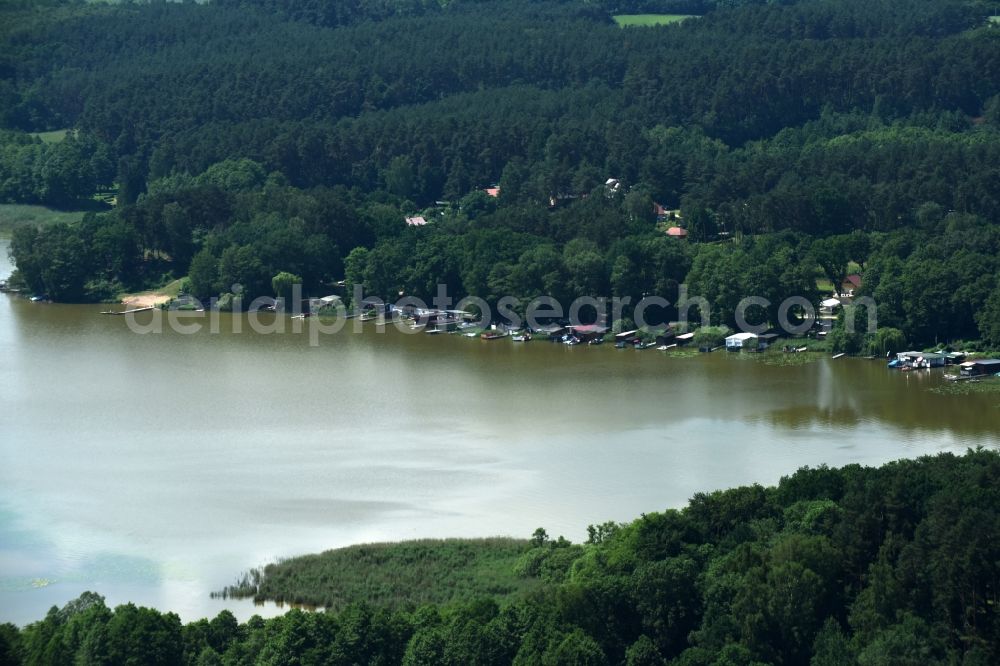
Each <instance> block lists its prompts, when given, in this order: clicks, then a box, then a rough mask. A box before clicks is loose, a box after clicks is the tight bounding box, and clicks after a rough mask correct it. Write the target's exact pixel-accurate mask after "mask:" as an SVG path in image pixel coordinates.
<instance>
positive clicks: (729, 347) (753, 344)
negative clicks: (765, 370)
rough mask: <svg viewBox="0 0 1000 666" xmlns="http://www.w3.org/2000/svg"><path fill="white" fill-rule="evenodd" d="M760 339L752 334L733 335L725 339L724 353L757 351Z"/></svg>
mask: <svg viewBox="0 0 1000 666" xmlns="http://www.w3.org/2000/svg"><path fill="white" fill-rule="evenodd" d="M759 344H760V339H759V338H758V337H757V336H756V335H755V334H753V333H734V334H733V335H730V336H729V337H728V338H726V351H743V350H744V349H746V350H748V351H757V348H758V346H759Z"/></svg>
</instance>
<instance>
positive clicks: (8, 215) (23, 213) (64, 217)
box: [0, 204, 85, 231]
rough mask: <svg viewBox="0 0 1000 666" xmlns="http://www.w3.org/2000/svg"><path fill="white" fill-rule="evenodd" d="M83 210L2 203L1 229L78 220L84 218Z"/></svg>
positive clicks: (0, 211)
mask: <svg viewBox="0 0 1000 666" xmlns="http://www.w3.org/2000/svg"><path fill="white" fill-rule="evenodd" d="M84 213H85V211H82V210H53V209H52V208H46V207H45V206H29V205H26V204H0V230H2V231H13V230H14V229H16V228H17V227H23V226H26V225H29V224H30V225H45V224H55V223H57V222H77V221H79V220H80V219H82V218H83V216H84Z"/></svg>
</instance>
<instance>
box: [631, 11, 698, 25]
mask: <svg viewBox="0 0 1000 666" xmlns="http://www.w3.org/2000/svg"><path fill="white" fill-rule="evenodd" d="M689 18H694V15H692V14H617V15H615V16H614V19H615V23H617V24H618V25H619V26H621V27H623V28H624V27H626V26H636V25H639V26H643V25H644V26H651V25H669V24H671V23H680V22H681V21H683V20H685V19H689Z"/></svg>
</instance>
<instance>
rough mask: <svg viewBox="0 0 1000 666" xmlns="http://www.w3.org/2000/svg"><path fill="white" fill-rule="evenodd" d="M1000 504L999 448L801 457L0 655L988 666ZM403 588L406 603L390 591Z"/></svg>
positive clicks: (80, 626) (80, 627) (383, 553)
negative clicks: (198, 610) (197, 612)
mask: <svg viewBox="0 0 1000 666" xmlns="http://www.w3.org/2000/svg"><path fill="white" fill-rule="evenodd" d="M998 506H1000V454H997V453H996V452H993V451H985V450H977V451H969V452H967V453H966V454H965V455H962V456H956V455H952V454H940V455H938V456H934V457H925V458H921V459H919V460H910V461H898V462H893V463H889V464H886V465H884V466H882V467H878V468H870V467H862V466H859V465H849V466H847V467H844V468H841V469H830V468H827V467H817V468H803V469H800V470H799V471H798V472H796V473H795V474H792V475H790V476H788V477H785V478H782V479H781V482H780V483H778V484H777V486H773V487H762V486H759V485H754V486H745V487H741V488H733V489H730V490H724V491H714V492H706V493H698V494H696V495H695V496H694V497H692V498H691V501H690V502H689V503H688V505H687V506H686V507H683V508H681V509H668V510H665V511H656V512H651V513H647V514H644V515H643V516H641V517H640V518H638V519H636V520H634V521H632V522H629V523H623V524H619V523H615V522H605V523H602V524H597V525H592V526H590V528H589V529H588V535H589V537H588V540H587V542H586V543H583V544H572V543H570V542H569V541H567V540H566V539H563V538H562V537H557V538H551V537H550V536H549V535H548V534H547V533H546V531H545V530H544V529H542V528H539V529H538V530H536V531H535V533H534V534H533V535H532V536H531V539H530V540H527V541H515V540H495V541H493V542H481V541H479V542H466V543H463V542H460V541H453V540H449V541H441V542H415V543H405V542H404V543H402V544H396V545H383V546H357V547H353V548H350V549H347V550H345V551H334V552H332V553H327V554H324V555H320V556H309V557H304V558H296V559H292V560H290V561H288V562H286V563H282V564H277V565H271V566H269V567H268V570H267V572H266V573H265V586H264V587H263V588H262V589H264V590H267V592H265V594H267V595H269V596H270V597H271V598H274V597H275V596H278V595H281V596H283V597H284V598H286V599H292V598H301V599H302V600H304V601H309V602H312V603H319V604H324V603H327V604H329V605H330V606H331V608H332V609H335V610H330V611H327V612H304V611H301V610H297V609H295V610H290V611H288V612H287V613H286V614H285V615H283V616H279V617H276V618H273V619H269V620H263V619H261V618H260V617H253V618H251V619H250V620H248V621H247V622H245V623H239V622H237V620H236V618H235V617H234V616H233V615H232V613H230V612H229V611H223V612H221V613H220V614H219V615H218V616H216V617H215V618H213V619H211V620H208V619H204V620H198V621H195V622H190V623H187V624H182V623H181V621H180V618H178V616H177V615H175V614H173V613H161V612H159V611H156V610H153V609H148V608H140V607H136V606H134V605H132V604H125V605H121V606H118V607H117V608H114V609H111V608H108V607H107V606H106V605H105V603H104V600H103V599H102V598H101V597H100V596H98V595H97V594H94V593H91V592H88V593H86V594H84V595H83V596H81V597H80V598H78V599H76V600H74V601H72V602H70V603H68V604H67V605H65V606H64V607H62V608H56V607H53V608H52V610H51V611H49V613H48V615H47V616H46V617H45V618H44V619H40V620H39V621H37V622H35V623H32V624H30V625H28V626H27V627H24V628H22V629H19V628H17V627H15V626H13V625H9V624H7V625H0V662H2V663H4V664H25V665H36V664H66V663H80V664H345V665H346V664H407V665H416V664H427V665H431V664H435V665H436V664H454V665H455V666H465V665H467V664H525V665H526V664H555V665H564V664H565V665H569V664H593V665H599V664H626V665H628V666H640V665H643V666H655V665H662V664H671V665H676V666H701V665H704V666H709V665H722V664H738V665H739V664H743V665H747V666H750V665H751V664H812V665H813V666H824V665H827V664H858V665H860V666H866V665H869V664H870V665H876V664H879V665H881V664H919V665H921V666H934V665H944V664H966V665H977V666H978V665H982V666H986V665H987V664H995V663H997V662H998V661H1000V614H998V609H1000V599H998V596H997V595H998V586H997V581H998V577H1000V515H998V513H997V507H998ZM484 548H486V549H489V548H494V549H495V553H493V554H492V555H490V554H489V553H485V554H483V553H482V552H481V551H482V549H484ZM477 551H480V554H479V555H476V552H477ZM470 562H471V563H473V564H474V565H477V566H479V567H480V571H479V573H478V576H479V580H477V579H476V578H475V576H463V577H462V578H461V584H460V585H459V586H458V588H459V589H456V587H455V586H453V585H452V583H454V581H453V580H452V579H450V578H449V577H447V576H444V577H434V578H427V577H424V576H421V575H420V573H421V572H423V573H427V572H441V571H443V570H461V571H463V572H466V573H467V572H468V571H470V565H469V563H470ZM497 565H501V566H506V567H507V570H506V571H505V572H501V571H499V570H497ZM331 567H333V568H334V569H333V570H331ZM341 568H345V569H346V575H351V576H353V580H352V582H351V584H350V585H349V586H348V587H346V588H343V587H339V586H338V585H337V581H340V580H343V579H344V577H345V572H343V571H340V569H341ZM484 572H485V573H484ZM268 577H273V580H271V581H268V580H267V578H268ZM393 578H397V579H398V580H400V581H402V583H401V584H400V585H398V586H396V588H395V592H396V594H395V596H393V595H391V594H389V595H387V594H379V593H378V592H379V586H380V584H382V583H384V582H385V581H386V580H391V579H393ZM418 579H419V580H421V584H420V585H416V586H415V585H413V582H414V581H416V580H418ZM362 581H369V582H368V583H367V584H368V585H370V586H371V587H372V590H373V591H375V592H376V594H373V595H369V594H367V593H366V592H365V590H364V587H365V585H366V583H364V582H362ZM511 581H521V584H520V585H513V586H512V585H511V584H510V582H511ZM497 582H502V584H501V586H500V587H499V588H498V589H496V591H495V592H493V593H491V592H490V591H489V585H492V584H495V583H497ZM408 585H409V588H408V587H407V586H408ZM428 586H430V587H431V589H427V588H428ZM518 588H519V589H518ZM345 590H347V591H350V592H351V593H355V594H358V595H359V596H360V597H361V598H354V599H343V598H342V596H341V595H343V594H344V592H345ZM512 590H515V591H514V593H513V594H512V593H511V592H512ZM408 592H409V593H410V596H408V597H407V596H406V595H407V593H408ZM428 598H431V599H435V598H436V599H450V601H428ZM370 599H373V600H376V601H377V602H378V603H371V602H370Z"/></svg>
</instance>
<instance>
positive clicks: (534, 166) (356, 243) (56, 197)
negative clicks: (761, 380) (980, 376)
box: [0, 0, 1000, 347]
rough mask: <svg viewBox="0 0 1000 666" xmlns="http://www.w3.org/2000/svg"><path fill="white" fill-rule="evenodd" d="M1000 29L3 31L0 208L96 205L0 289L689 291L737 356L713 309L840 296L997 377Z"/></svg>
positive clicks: (409, 11) (520, 12)
mask: <svg viewBox="0 0 1000 666" xmlns="http://www.w3.org/2000/svg"><path fill="white" fill-rule="evenodd" d="M997 7H998V5H997V3H991V2H964V1H959V0H943V1H940V0H881V1H879V2H869V1H866V0H803V1H801V2H783V3H761V2H740V1H738V0H733V1H731V2H721V1H719V2H716V1H714V0H677V1H673V0H664V1H662V2H661V1H660V0H649V1H648V2H643V1H641V0H636V1H635V2H627V1H625V0H623V1H622V2H606V1H600V2H586V1H579V0H565V1H563V2H555V1H546V2H527V1H526V0H480V1H476V0H454V1H453V2H446V3H441V2H429V1H423V0H412V1H407V2H403V1H389V0H356V1H353V2H325V1H321V0H219V1H218V2H210V3H206V4H196V3H162V2H155V3H127V4H99V3H94V4H80V3H70V2H58V1H56V0H51V1H49V2H46V3H39V2H28V1H26V0H8V1H7V2H4V3H2V4H0V14H2V17H0V130H2V131H0V201H3V202H8V203H32V204H37V203H41V204H45V205H49V206H54V207H60V208H73V207H80V206H81V205H82V204H84V203H86V206H83V207H85V208H89V209H93V208H94V205H93V204H94V199H93V198H94V196H97V197H99V198H102V199H103V200H110V199H112V196H113V198H114V203H115V205H114V207H113V208H107V209H106V210H103V211H101V210H98V211H96V212H92V213H91V214H90V215H89V216H88V217H87V219H85V220H84V221H83V222H82V223H80V224H76V225H66V226H60V225H53V226H49V227H45V228H42V229H27V228H26V229H21V230H18V232H17V234H16V235H15V237H14V239H13V242H12V252H13V256H14V259H15V260H16V262H17V266H18V273H17V275H16V280H18V281H20V283H21V284H22V285H23V287H24V288H25V290H26V291H30V292H32V293H37V294H45V295H48V296H49V297H50V298H53V299H55V300H63V301H96V300H106V299H114V298H115V296H116V295H117V294H120V293H121V292H123V291H126V290H131V289H140V288H152V287H156V286H159V285H160V284H162V283H164V282H165V281H169V280H173V279H177V278H184V277H187V278H188V281H187V282H186V283H185V284H186V286H187V287H188V289H189V290H190V291H191V292H192V293H193V294H194V295H196V296H198V297H200V298H208V297H211V296H217V295H220V294H224V293H226V292H228V291H230V290H231V289H232V285H234V284H239V285H241V286H242V287H243V289H244V290H245V293H246V294H247V295H248V296H250V297H254V296H260V295H273V290H272V284H273V279H274V277H275V276H277V275H278V274H280V273H288V274H292V275H295V276H299V277H301V278H302V280H303V283H304V287H305V290H306V292H307V293H313V294H317V295H319V294H322V293H329V292H330V291H331V290H333V289H334V288H335V284H336V283H337V282H338V281H340V280H342V279H346V280H347V281H348V282H356V283H359V284H363V285H364V287H365V289H366V290H367V291H368V292H369V293H373V294H376V295H379V296H382V297H387V298H388V297H395V296H397V295H399V294H401V293H402V294H407V295H413V296H417V297H420V298H423V299H425V300H426V299H429V298H430V297H431V296H433V295H434V293H435V290H436V286H437V285H438V284H445V285H447V286H448V287H449V290H450V293H451V294H452V295H453V296H454V297H455V298H456V299H458V298H461V297H462V296H466V295H471V296H477V297H479V298H483V299H485V300H486V301H487V302H488V303H491V304H493V303H495V302H496V300H497V299H498V298H499V297H500V296H501V295H511V296H515V297H517V298H519V299H521V300H522V301H523V300H524V299H528V298H531V297H534V296H537V295H540V294H543V293H544V294H547V295H551V296H555V297H558V298H573V297H576V296H580V295H588V296H611V295H615V296H622V297H624V296H641V295H644V294H654V293H655V294H659V295H662V296H664V297H666V298H669V299H671V300H673V296H674V295H675V294H676V289H677V286H678V285H679V284H688V285H689V286H692V287H693V286H696V287H697V288H698V289H699V290H700V291H701V292H702V295H704V296H705V297H706V298H707V299H708V300H709V301H711V302H713V303H717V304H718V305H719V306H720V308H719V309H718V310H713V315H712V319H713V321H712V322H711V323H713V324H720V325H729V326H733V325H734V322H733V313H732V310H731V309H730V308H729V305H730V304H731V303H730V301H731V300H732V295H733V294H740V295H763V296H766V297H768V298H774V297H778V296H784V295H789V294H797V295H801V296H804V297H806V298H808V299H811V300H813V301H814V302H818V300H819V298H820V292H819V288H818V285H820V284H825V285H826V286H825V287H823V288H824V289H826V290H830V289H833V290H836V289H837V288H838V287H839V285H838V284H835V283H834V281H835V280H838V279H840V278H843V277H844V276H846V275H847V273H848V268H849V267H850V269H851V271H853V272H858V273H860V274H861V276H862V285H861V287H860V289H859V295H869V296H872V297H874V298H875V299H876V301H877V302H878V305H879V308H880V311H879V314H880V323H884V326H886V327H891V328H894V329H897V330H899V331H902V333H903V334H904V336H905V338H906V339H907V341H908V342H909V343H911V344H914V345H930V344H933V343H936V342H947V341H959V340H964V341H980V343H981V344H982V345H984V346H986V347H989V346H992V347H1000V327H998V326H997V325H996V324H995V321H996V317H995V313H996V312H1000V309H998V308H1000V280H998V274H997V271H998V265H997V256H998V254H1000V239H998V232H997V221H998V215H1000V196H998V194H997V193H998V192H1000V141H998V138H1000V136H998V133H1000V26H997V25H995V24H991V23H990V22H989V21H988V17H989V16H990V15H991V14H997V13H1000V9H997ZM623 12H678V13H685V14H693V15H696V16H697V18H695V19H691V20H687V21H683V22H681V23H677V24H674V25H665V26H658V27H630V28H625V29H622V28H620V27H618V26H617V25H616V24H615V22H614V21H613V20H612V18H611V15H612V14H617V13H623ZM60 129H69V130H71V131H70V132H68V133H67V134H66V138H65V139H64V140H62V141H58V142H46V141H43V140H42V139H41V138H39V137H38V136H37V133H39V132H45V131H51V130H60ZM609 180H613V181H615V182H617V183H619V185H616V186H615V187H614V188H613V189H609V188H608V187H607V186H606V183H607V182H608V181H609ZM487 188H493V189H492V190H491V191H492V192H493V193H494V194H497V193H498V194H499V196H496V197H494V196H491V195H489V194H486V193H485V190H486V189H487ZM414 216H422V217H424V218H425V219H426V220H429V221H430V223H429V224H427V225H425V226H422V227H419V228H414V227H408V226H407V224H406V223H405V222H404V220H405V218H407V217H414ZM668 226H680V227H682V228H683V230H684V231H685V232H686V233H687V237H686V240H678V239H676V238H673V237H668V236H667V234H666V233H665V232H666V228H667V227H668ZM250 300H251V299H250V298H245V299H244V302H249V301H250ZM883 303H885V307H882V305H883ZM723 306H724V307H723ZM768 316H769V317H772V316H773V313H771V314H769V315H768ZM770 323H772V324H773V323H775V322H774V321H770Z"/></svg>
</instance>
